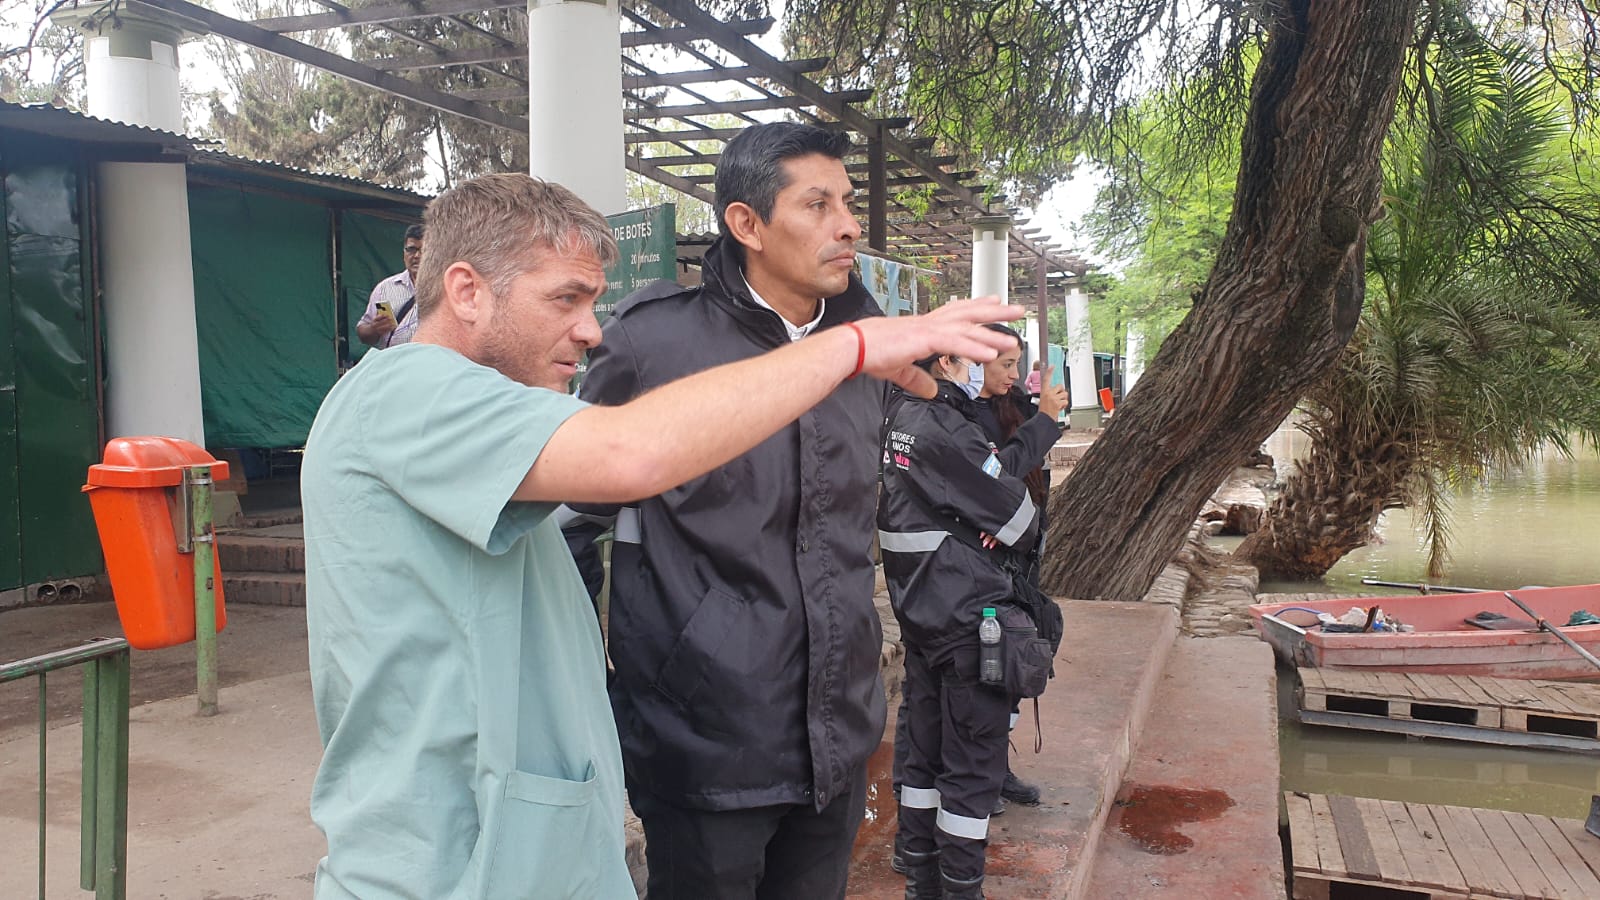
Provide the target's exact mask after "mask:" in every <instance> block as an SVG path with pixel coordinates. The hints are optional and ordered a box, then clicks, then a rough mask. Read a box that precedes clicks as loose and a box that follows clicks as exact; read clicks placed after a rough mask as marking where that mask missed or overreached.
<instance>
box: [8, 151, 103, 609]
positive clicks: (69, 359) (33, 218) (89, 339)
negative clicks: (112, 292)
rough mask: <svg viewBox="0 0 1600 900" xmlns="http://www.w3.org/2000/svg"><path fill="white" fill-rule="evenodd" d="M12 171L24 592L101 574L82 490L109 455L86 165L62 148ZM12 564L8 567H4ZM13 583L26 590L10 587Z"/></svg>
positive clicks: (13, 361) (12, 319)
mask: <svg viewBox="0 0 1600 900" xmlns="http://www.w3.org/2000/svg"><path fill="white" fill-rule="evenodd" d="M0 170H3V173H4V185H5V186H4V194H5V243H6V253H5V263H6V282H7V284H6V288H7V293H8V298H9V304H10V310H9V316H8V317H0V323H5V324H6V325H7V330H6V333H5V335H4V341H0V343H5V344H8V345H9V346H8V347H7V350H6V352H8V353H9V354H10V356H9V362H7V361H4V360H0V371H5V370H9V371H7V372H6V374H7V375H9V376H10V377H11V380H12V383H13V384H14V385H15V391H14V393H13V398H14V400H13V402H12V403H10V404H9V406H10V409H9V410H8V409H5V408H4V406H5V405H6V404H4V402H3V401H0V419H4V418H5V417H6V416H7V415H8V414H9V415H10V417H11V419H12V421H13V422H14V427H13V429H12V430H11V432H10V435H9V440H8V437H7V434H6V430H5V427H4V426H3V425H0V443H9V444H10V449H11V451H12V456H11V460H12V461H13V464H14V469H15V472H16V478H15V482H16V491H15V496H16V502H15V506H16V509H17V529H18V536H17V540H16V541H15V542H14V543H15V545H16V546H19V547H20V551H21V552H20V571H19V572H18V573H17V576H16V577H15V578H13V579H5V578H0V588H3V587H15V586H17V584H31V583H34V582H39V581H49V580H52V579H56V578H63V577H69V576H74V575H86V574H91V573H94V572H98V571H100V570H101V568H102V564H101V559H100V544H99V539H98V537H97V535H96V533H95V528H94V519H93V517H92V515H91V514H90V511H89V505H88V503H87V502H86V501H85V499H84V497H83V495H82V493H80V491H79V487H80V486H81V485H82V484H83V479H84V476H85V474H86V471H87V469H88V467H89V466H90V465H91V464H93V463H94V462H96V461H98V459H99V449H100V448H99V410H98V406H97V404H98V395H97V392H96V389H95V384H94V360H93V351H92V348H93V346H94V340H93V333H92V330H91V321H92V319H91V316H90V314H89V312H90V311H89V300H88V297H89V290H88V288H87V286H86V284H87V279H86V273H85V258H86V254H85V252H84V239H83V229H84V227H85V226H84V219H85V217H84V216H83V215H81V211H80V202H81V200H80V190H79V186H80V181H79V179H80V173H81V171H82V165H81V164H80V163H78V162H77V161H75V160H73V161H67V162H63V161H61V158H60V154H59V152H57V153H47V154H40V153H38V152H37V148H34V152H23V153H12V154H9V155H7V156H6V157H5V158H4V161H3V163H0ZM6 462H7V460H6V451H5V450H0V528H3V527H4V524H3V523H4V521H5V515H6V514H5V510H4V507H5V505H6V501H5V499H4V498H3V495H4V493H5V488H4V486H3V483H4V477H5V476H4V474H3V472H4V469H5V467H6ZM3 568H4V563H0V570H3ZM9 581H15V582H16V584H11V583H8V582H9Z"/></svg>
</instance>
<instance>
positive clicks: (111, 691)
mask: <svg viewBox="0 0 1600 900" xmlns="http://www.w3.org/2000/svg"><path fill="white" fill-rule="evenodd" d="M72 666H83V667H84V671H83V794H82V807H83V813H82V825H81V831H80V838H79V840H80V842H81V844H80V847H79V850H80V852H79V869H78V883H79V885H80V886H81V887H82V888H83V889H84V890H86V891H94V895H95V898H96V900H123V898H125V897H126V896H127V890H128V885H127V868H128V865H127V863H128V642H127V641H125V640H123V639H121V638H101V639H99V640H96V641H90V642H89V643H87V644H83V645H82V646H78V647H72V648H70V649H67V650H58V651H56V652H55V653H46V654H44V655H43V656H35V657H32V658H31V659H24V660H19V661H17V662H13V663H5V664H4V665H0V684H4V683H6V682H9V681H17V680H20V679H23V678H28V677H36V678H38V679H39V897H40V900H43V898H44V897H45V822H46V818H45V814H46V812H47V809H46V793H45V774H46V771H47V756H46V754H47V751H48V738H49V731H50V729H49V721H50V717H49V704H48V701H47V696H46V693H45V689H46V684H47V679H48V677H49V673H51V672H55V671H59V670H61V669H66V668H70V667H72Z"/></svg>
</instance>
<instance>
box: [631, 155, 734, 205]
mask: <svg viewBox="0 0 1600 900" xmlns="http://www.w3.org/2000/svg"><path fill="white" fill-rule="evenodd" d="M625 158H626V159H627V161H628V169H629V170H630V171H634V172H638V173H639V174H640V175H643V176H644V177H646V178H648V179H650V180H651V181H656V182H659V183H661V184H664V185H666V186H667V187H669V188H672V189H673V190H675V191H678V192H679V193H683V194H688V195H689V196H691V197H694V198H697V199H699V200H704V201H705V202H707V203H713V204H714V203H716V202H717V198H716V195H715V194H713V193H712V192H711V191H708V190H706V189H705V188H703V187H701V186H700V185H699V184H696V183H695V182H693V181H690V180H688V179H687V178H683V177H682V176H679V175H674V174H672V173H671V172H668V171H666V170H665V169H662V168H660V167H658V166H656V165H654V164H653V163H652V161H651V160H649V159H646V158H643V157H638V156H634V155H633V154H632V153H629V154H627V155H626V157H625Z"/></svg>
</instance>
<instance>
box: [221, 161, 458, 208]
mask: <svg viewBox="0 0 1600 900" xmlns="http://www.w3.org/2000/svg"><path fill="white" fill-rule="evenodd" d="M191 160H192V161H193V163H194V164H196V165H199V166H202V167H205V166H208V165H211V166H217V167H220V168H224V169H233V170H238V169H240V168H241V167H247V168H251V169H257V170H264V171H265V172H269V173H276V174H278V175H280V176H288V177H290V179H291V180H294V181H297V182H301V183H305V182H314V183H316V184H319V185H322V186H323V187H327V188H332V189H337V190H347V191H352V192H355V193H359V194H364V195H369V196H371V195H374V194H382V195H385V196H384V199H387V200H391V201H394V202H398V203H404V204H409V205H415V206H426V205H427V204H428V201H429V200H432V199H433V196H432V195H431V194H421V193H418V192H416V191H413V190H410V189H409V188H402V187H395V186H394V185H389V184H379V183H377V182H374V181H367V180H365V179H361V178H356V177H354V176H351V175H336V174H333V173H331V172H317V171H314V170H312V169H306V168H301V167H300V166H291V165H287V164H285V163H277V162H272V161H271V160H265V159H251V158H249V157H247V156H239V155H237V154H234V153H228V152H226V151H223V150H215V149H205V150H196V151H195V152H194V153H193V154H192V155H191Z"/></svg>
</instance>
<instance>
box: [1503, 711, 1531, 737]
mask: <svg viewBox="0 0 1600 900" xmlns="http://www.w3.org/2000/svg"><path fill="white" fill-rule="evenodd" d="M1500 728H1501V730H1502V731H1527V730H1528V711H1527V710H1525V709H1510V708H1508V707H1501V708H1500Z"/></svg>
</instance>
